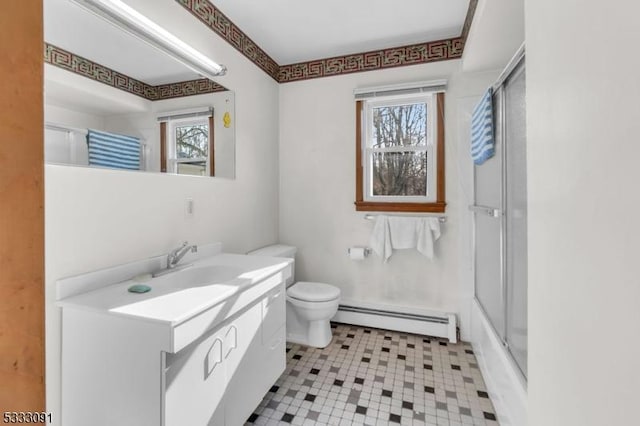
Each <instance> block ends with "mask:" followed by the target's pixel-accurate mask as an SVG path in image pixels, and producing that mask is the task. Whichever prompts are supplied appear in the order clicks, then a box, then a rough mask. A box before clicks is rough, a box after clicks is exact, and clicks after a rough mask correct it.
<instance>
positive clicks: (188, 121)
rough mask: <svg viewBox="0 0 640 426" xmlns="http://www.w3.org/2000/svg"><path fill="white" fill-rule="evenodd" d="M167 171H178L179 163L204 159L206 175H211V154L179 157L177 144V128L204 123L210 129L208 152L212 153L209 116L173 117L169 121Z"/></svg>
mask: <svg viewBox="0 0 640 426" xmlns="http://www.w3.org/2000/svg"><path fill="white" fill-rule="evenodd" d="M167 124H168V126H167V127H168V128H167V133H168V135H167V142H168V143H167V145H168V146H167V171H169V170H171V173H176V174H177V173H178V164H179V163H185V164H189V163H193V162H197V161H204V162H205V164H206V171H205V175H204V176H209V175H210V174H211V164H209V163H210V161H209V159H210V155H207V156H206V157H198V158H178V148H177V146H176V143H177V141H176V128H177V127H184V126H190V125H191V126H193V125H201V124H204V125H206V126H207V128H208V129H209V137H208V138H207V153H209V154H210V153H211V136H210V132H211V128H210V127H209V117H208V116H201V117H188V118H179V119H172V120H169V121H168V122H167Z"/></svg>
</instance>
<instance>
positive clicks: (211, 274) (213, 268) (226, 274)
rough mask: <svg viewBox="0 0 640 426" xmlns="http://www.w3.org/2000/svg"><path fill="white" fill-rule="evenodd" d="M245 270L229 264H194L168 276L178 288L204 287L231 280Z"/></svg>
mask: <svg viewBox="0 0 640 426" xmlns="http://www.w3.org/2000/svg"><path fill="white" fill-rule="evenodd" d="M243 272H244V268H240V267H237V266H228V265H206V266H194V267H191V268H186V269H183V270H182V271H178V272H176V273H174V274H169V275H168V276H167V277H168V278H169V280H170V281H171V284H172V285H173V286H175V287H178V288H190V287H202V286H207V285H211V284H219V283H225V282H227V281H231V280H233V279H235V278H237V277H238V276H240V275H241V274H242V273H243Z"/></svg>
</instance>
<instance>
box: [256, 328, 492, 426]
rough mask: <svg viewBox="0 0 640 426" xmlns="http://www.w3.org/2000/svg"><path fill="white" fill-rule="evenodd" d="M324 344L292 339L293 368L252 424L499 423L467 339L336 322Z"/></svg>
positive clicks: (289, 365)
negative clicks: (298, 342)
mask: <svg viewBox="0 0 640 426" xmlns="http://www.w3.org/2000/svg"><path fill="white" fill-rule="evenodd" d="M332 328H333V336H334V337H333V341H332V342H331V344H330V345H329V346H328V347H326V348H324V349H315V348H309V347H305V346H300V345H295V344H287V369H286V370H285V372H284V374H283V375H282V376H281V377H280V379H278V381H277V383H276V384H275V385H274V386H273V387H272V388H271V391H270V392H269V393H268V394H267V396H266V397H265V398H264V400H263V401H262V402H261V403H260V405H259V406H258V408H257V410H256V411H255V413H253V415H251V417H250V418H249V419H248V420H247V423H246V424H247V425H287V424H293V425H349V426H351V425H393V424H401V425H437V426H441V425H448V426H454V425H497V424H498V422H497V420H496V415H495V411H494V408H493V405H492V404H491V401H490V400H489V396H488V394H487V391H486V387H485V384H484V381H483V379H482V376H481V375H480V370H479V369H478V365H477V363H476V358H475V356H474V354H473V351H472V350H471V346H470V345H469V344H468V343H458V344H450V343H447V342H446V341H442V340H438V339H435V338H427V337H425V336H419V335H415V334H407V333H398V332H395V331H386V330H378V329H373V328H364V327H357V326H350V325H343V324H333V325H332Z"/></svg>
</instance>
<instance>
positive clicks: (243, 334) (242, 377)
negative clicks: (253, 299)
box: [224, 303, 265, 426]
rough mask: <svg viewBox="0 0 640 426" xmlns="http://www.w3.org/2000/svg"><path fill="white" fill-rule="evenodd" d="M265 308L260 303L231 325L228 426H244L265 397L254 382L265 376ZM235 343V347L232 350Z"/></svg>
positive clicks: (228, 351)
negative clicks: (262, 330) (262, 329)
mask: <svg viewBox="0 0 640 426" xmlns="http://www.w3.org/2000/svg"><path fill="white" fill-rule="evenodd" d="M261 322H262V304H261V303H257V304H255V305H253V306H252V307H251V308H250V309H249V310H247V311H246V312H244V313H243V314H242V315H241V316H240V317H238V319H236V320H235V321H233V322H232V323H231V324H230V325H229V332H228V335H227V337H226V339H225V340H228V341H229V344H226V343H225V351H224V354H225V356H226V357H225V360H224V361H225V366H226V369H227V377H228V379H229V384H228V386H227V395H226V398H225V420H226V423H225V424H227V425H230V426H235V425H243V424H244V423H245V422H246V421H247V418H248V417H249V416H250V415H251V413H252V412H253V410H254V409H255V408H256V407H257V406H258V404H259V403H260V401H261V400H262V398H263V397H264V391H263V390H262V389H260V388H257V387H256V385H255V381H256V379H257V378H258V377H260V376H261V375H263V374H265V371H264V368H265V366H264V364H263V359H262V358H263V356H264V354H263V352H262V338H261ZM233 336H235V337H237V338H236V340H235V343H236V347H235V348H232V346H233V345H232V343H233V342H234V340H233Z"/></svg>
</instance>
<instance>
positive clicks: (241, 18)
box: [210, 0, 469, 65]
mask: <svg viewBox="0 0 640 426" xmlns="http://www.w3.org/2000/svg"><path fill="white" fill-rule="evenodd" d="M210 1H211V2H212V3H213V4H214V5H215V6H216V7H217V8H218V9H220V10H221V11H222V12H223V13H224V14H225V15H226V16H227V17H228V18H229V19H230V20H231V21H233V23H235V24H236V25H237V26H238V27H239V28H240V29H241V30H242V31H244V32H245V33H246V34H247V35H248V36H249V37H250V38H251V39H252V40H253V41H254V42H255V43H256V44H257V45H258V46H259V47H260V48H262V49H263V50H264V51H265V52H266V53H267V54H268V55H269V56H271V57H272V58H273V59H274V60H275V61H276V62H277V63H278V64H280V65H285V64H291V63H297V62H304V61H310V60H314V59H321V58H328V57H333V56H341V55H347V54H351V53H360V52H366V51H370V50H377V49H384V48H389V47H397V46H403V45H408V44H415V43H424V42H427V41H434V40H439V39H443V38H450V37H457V36H459V35H460V33H461V31H462V26H463V24H464V20H465V17H466V14H467V8H468V6H469V0H395V1H389V0H348V1H345V0H323V1H319V2H310V1H302V0H210Z"/></svg>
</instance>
